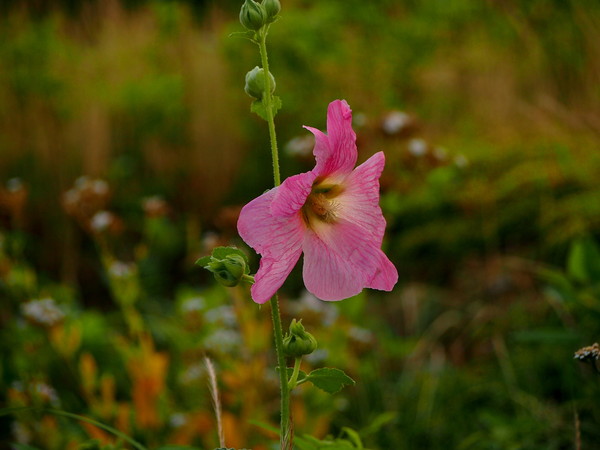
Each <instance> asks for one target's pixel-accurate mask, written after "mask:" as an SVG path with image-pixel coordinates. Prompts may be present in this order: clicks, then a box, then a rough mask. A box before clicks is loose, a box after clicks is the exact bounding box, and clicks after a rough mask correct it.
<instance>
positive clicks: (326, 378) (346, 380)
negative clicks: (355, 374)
mask: <svg viewBox="0 0 600 450" xmlns="http://www.w3.org/2000/svg"><path fill="white" fill-rule="evenodd" d="M306 379H307V381H310V382H311V383H312V384H314V385H315V386H316V387H318V388H319V389H321V390H323V391H325V392H327V393H329V394H335V393H336V392H338V391H340V390H341V389H342V388H343V387H344V386H352V385H354V384H356V383H355V381H354V380H353V379H352V378H350V377H349V376H348V375H346V374H345V373H344V372H343V371H342V370H340V369H334V368H331V367H323V368H321V369H315V370H313V371H312V372H311V373H309V374H308V377H306Z"/></svg>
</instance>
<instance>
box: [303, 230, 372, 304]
mask: <svg viewBox="0 0 600 450" xmlns="http://www.w3.org/2000/svg"><path fill="white" fill-rule="evenodd" d="M302 247H303V250H304V268H303V276H304V284H305V285H306V288H307V289H308V291H310V292H311V293H313V294H314V295H315V296H317V297H318V298H320V299H322V300H342V299H345V298H348V297H352V296H353V295H356V294H358V293H359V292H360V291H361V290H362V289H363V288H364V287H366V286H367V284H368V283H369V282H370V281H371V280H372V279H373V277H374V275H375V273H376V271H377V268H378V267H379V265H380V255H379V253H380V252H381V250H379V246H378V245H374V244H373V237H372V236H370V235H369V233H366V232H365V230H364V229H363V228H361V227H359V226H357V225H356V224H353V223H351V222H344V221H340V222H337V223H335V224H319V225H318V226H317V227H315V228H314V229H313V230H307V232H306V235H305V239H304V243H303V245H302Z"/></svg>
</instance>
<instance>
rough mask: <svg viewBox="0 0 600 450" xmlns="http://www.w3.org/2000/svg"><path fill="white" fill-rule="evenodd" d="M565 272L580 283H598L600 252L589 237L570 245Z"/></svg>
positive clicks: (599, 278)
mask: <svg viewBox="0 0 600 450" xmlns="http://www.w3.org/2000/svg"><path fill="white" fill-rule="evenodd" d="M567 272H568V274H569V275H570V276H571V277H572V278H573V279H575V280H577V281H579V282H581V283H594V282H598V281H600V250H599V249H598V246H597V245H596V242H594V240H593V239H592V238H591V237H589V236H585V237H581V238H579V239H577V240H575V241H574V242H573V244H571V248H570V250H569V256H568V258H567Z"/></svg>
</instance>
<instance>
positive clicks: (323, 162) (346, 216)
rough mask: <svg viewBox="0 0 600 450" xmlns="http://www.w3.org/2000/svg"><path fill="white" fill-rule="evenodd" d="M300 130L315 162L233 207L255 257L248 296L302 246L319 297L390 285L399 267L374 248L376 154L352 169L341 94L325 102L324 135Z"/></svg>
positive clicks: (257, 295)
mask: <svg viewBox="0 0 600 450" xmlns="http://www.w3.org/2000/svg"><path fill="white" fill-rule="evenodd" d="M305 128H306V129H307V130H309V131H311V132H312V133H313V134H314V135H315V148H314V151H313V153H314V155H315V158H316V160H317V165H316V166H315V168H314V169H313V170H311V171H310V172H306V173H301V174H299V175H294V176H292V177H290V178H288V179H286V180H285V181H284V182H283V183H282V184H281V185H280V186H278V187H276V188H274V189H271V190H270V191H267V192H265V193H264V194H263V195H261V196H260V197H258V198H256V199H254V200H252V201H251V202H250V203H248V204H247V205H246V206H244V208H243V209H242V212H241V213H240V218H239V221H238V232H239V233H240V236H241V237H242V239H244V241H246V243H247V244H248V245H250V246H251V247H252V248H254V249H255V250H256V251H257V252H258V253H259V254H260V255H262V259H261V261H260V268H259V270H258V272H257V274H256V276H255V283H254V285H253V286H252V298H253V299H254V301H255V302H256V303H265V302H266V301H267V300H269V299H270V298H271V297H272V296H273V295H274V294H275V292H276V291H277V289H279V288H280V287H281V285H282V284H283V282H284V281H285V279H286V278H287V276H288V275H289V273H290V272H291V271H292V269H293V268H294V266H295V265H296V262H297V261H298V259H299V258H300V254H301V253H302V252H304V267H303V277H304V284H305V285H306V289H308V291H310V292H311V293H312V294H314V295H315V296H316V297H318V298H320V299H322V300H342V299H345V298H348V297H352V296H353V295H356V294H358V293H359V292H360V291H362V289H363V288H365V287H368V288H373V289H380V290H385V291H391V290H392V288H393V287H394V285H395V284H396V282H397V281H398V272H397V271H396V268H395V267H394V265H393V264H392V263H391V262H390V260H389V259H388V258H387V256H386V255H385V254H384V253H383V252H382V251H381V242H382V240H383V233H384V231H385V219H384V218H383V215H382V213H381V209H380V208H379V176H380V175H381V172H382V170H383V166H384V164H385V158H384V156H383V152H379V153H376V154H375V155H373V156H372V157H371V158H369V159H368V160H367V161H366V162H364V163H363V164H361V165H360V166H358V167H356V168H354V165H355V164H356V159H357V156H358V152H357V150H356V134H355V133H354V131H353V130H352V110H351V109H350V107H349V106H348V104H347V103H346V102H345V101H343V100H336V101H334V102H332V103H330V104H329V108H328V110H327V134H325V133H323V132H321V131H319V130H317V129H315V128H310V127H305ZM353 169H354V170H353Z"/></svg>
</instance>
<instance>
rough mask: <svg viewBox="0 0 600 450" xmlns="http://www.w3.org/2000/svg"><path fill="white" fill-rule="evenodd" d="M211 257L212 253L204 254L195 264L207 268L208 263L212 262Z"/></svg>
mask: <svg viewBox="0 0 600 450" xmlns="http://www.w3.org/2000/svg"><path fill="white" fill-rule="evenodd" d="M210 258H211V257H210V255H209V256H203V257H202V258H200V259H198V260H197V261H196V262H195V263H194V264H196V265H197V266H200V267H204V268H206V266H208V263H209V262H210Z"/></svg>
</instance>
